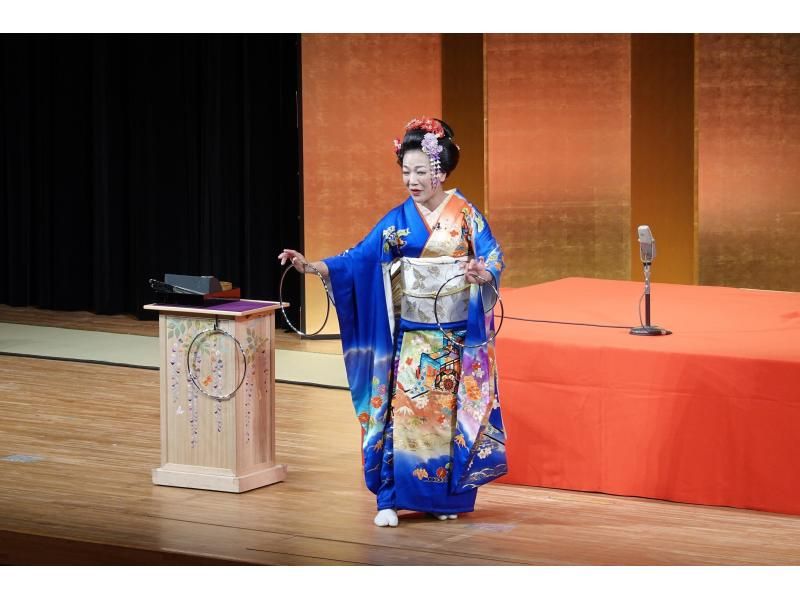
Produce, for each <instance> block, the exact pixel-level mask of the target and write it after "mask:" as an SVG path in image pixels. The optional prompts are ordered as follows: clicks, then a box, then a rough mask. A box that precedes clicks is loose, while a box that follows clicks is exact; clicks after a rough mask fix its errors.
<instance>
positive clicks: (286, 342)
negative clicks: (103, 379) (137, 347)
mask: <svg viewBox="0 0 800 598" xmlns="http://www.w3.org/2000/svg"><path fill="white" fill-rule="evenodd" d="M275 317H277V318H279V319H280V320H281V322H282V321H283V320H282V318H283V315H277V313H276V316H275ZM0 322H10V323H12V324H27V325H30V326H53V327H55V328H68V329H70V330H94V331H97V332H112V333H117V334H138V335H141V336H158V322H157V321H151V320H137V319H136V317H135V316H132V315H130V314H122V315H118V316H102V315H97V314H93V313H90V312H87V311H55V310H51V309H39V308H37V307H12V306H10V305H2V304H0ZM275 348H276V349H287V350H290V351H310V352H311V353H327V354H331V355H341V354H342V343H341V341H339V340H312V339H304V338H302V337H300V336H299V335H297V334H296V333H294V332H291V331H287V330H276V331H275Z"/></svg>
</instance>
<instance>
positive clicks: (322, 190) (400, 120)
mask: <svg viewBox="0 0 800 598" xmlns="http://www.w3.org/2000/svg"><path fill="white" fill-rule="evenodd" d="M301 43H302V54H301V55H302V77H303V187H304V190H303V194H304V199H303V211H304V213H303V235H304V244H305V255H306V257H307V258H308V259H310V260H318V259H320V258H323V257H327V256H330V255H334V254H336V253H339V252H341V251H343V250H344V249H347V248H348V247H351V246H353V245H354V244H355V243H357V242H358V241H360V240H361V239H362V238H363V237H364V236H365V235H366V234H367V233H368V232H369V231H370V230H371V229H372V227H373V226H374V225H375V223H376V222H377V221H378V220H379V219H380V218H381V217H382V216H383V215H384V214H385V213H386V212H388V211H389V210H390V209H391V208H392V207H394V206H395V205H397V204H398V203H399V202H400V201H402V200H403V199H405V197H406V196H407V193H406V192H405V189H404V187H403V184H402V178H401V175H400V169H399V167H398V166H397V163H396V159H395V157H394V153H393V150H394V146H393V145H392V139H393V138H395V137H398V136H402V132H403V125H405V124H406V123H407V122H408V121H409V120H410V119H411V118H413V117H415V116H420V115H426V116H438V115H439V114H440V113H441V110H442V90H441V71H440V69H441V40H440V36H439V35H430V34H427V35H426V34H420V35H399V34H398V35H379V34H357V35H346V34H340V35H328V34H304V35H303V36H302V37H301ZM305 289H306V293H305V314H306V323H307V327H308V330H309V331H311V330H316V329H317V328H318V326H319V324H320V323H321V322H322V319H323V317H324V310H325V295H324V292H323V290H322V285H321V284H320V283H319V281H317V280H315V279H313V278H311V277H308V276H307V277H306V287H305ZM337 331H338V323H337V322H336V317H335V315H333V316H332V317H331V321H330V323H329V325H328V326H327V327H326V329H325V332H328V333H334V332H337Z"/></svg>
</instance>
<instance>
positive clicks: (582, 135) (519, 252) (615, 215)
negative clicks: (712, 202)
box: [485, 35, 630, 287]
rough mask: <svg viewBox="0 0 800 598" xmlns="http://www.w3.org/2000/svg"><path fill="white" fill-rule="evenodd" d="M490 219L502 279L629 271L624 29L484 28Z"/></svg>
mask: <svg viewBox="0 0 800 598" xmlns="http://www.w3.org/2000/svg"><path fill="white" fill-rule="evenodd" d="M485 44H486V73H487V89H486V92H487V101H486V104H487V116H488V155H487V160H488V164H489V168H488V173H489V176H488V188H489V201H488V209H489V220H490V222H491V226H492V230H493V231H494V233H495V234H496V235H497V237H498V238H499V240H500V243H501V244H502V246H503V248H504V250H505V253H506V261H507V264H508V270H507V273H506V275H505V277H504V280H503V284H505V285H507V286H514V287H516V286H524V285H528V284H533V283H537V282H542V281H546V280H554V279H558V278H563V277H566V276H591V277H599V278H617V279H619V278H628V276H629V274H630V260H629V253H628V252H629V249H630V239H629V237H630V235H629V229H630V223H629V220H630V217H629V214H630V40H629V37H628V36H627V35H486V36H485Z"/></svg>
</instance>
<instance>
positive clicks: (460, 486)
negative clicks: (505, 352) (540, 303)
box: [325, 190, 507, 514]
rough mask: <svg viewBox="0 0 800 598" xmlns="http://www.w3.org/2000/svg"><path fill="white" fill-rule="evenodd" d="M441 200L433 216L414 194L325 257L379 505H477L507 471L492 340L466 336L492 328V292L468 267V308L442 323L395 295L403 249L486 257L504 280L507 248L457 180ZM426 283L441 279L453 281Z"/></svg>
mask: <svg viewBox="0 0 800 598" xmlns="http://www.w3.org/2000/svg"><path fill="white" fill-rule="evenodd" d="M445 201H446V202H447V204H446V205H445V206H444V209H443V210H442V212H441V214H440V216H439V220H438V222H437V223H436V225H435V226H433V227H430V226H429V225H428V224H427V222H426V221H425V219H424V218H423V217H422V215H421V214H420V212H419V209H418V208H417V205H416V203H415V202H414V200H413V199H412V198H411V197H409V198H408V199H406V201H405V202H403V203H402V204H400V205H399V206H397V207H395V208H394V209H393V210H391V211H390V212H389V213H388V214H387V215H386V216H384V217H383V218H382V219H381V221H380V222H378V224H377V225H376V226H375V228H374V229H373V230H372V231H371V232H370V233H369V234H368V235H367V236H366V237H365V238H364V240H363V241H361V242H360V243H359V244H358V245H356V246H355V247H353V248H352V249H349V250H347V251H345V252H343V253H342V254H340V255H338V256H335V257H331V258H328V259H326V260H325V263H326V264H327V266H328V269H329V271H330V280H331V284H332V290H333V295H334V299H335V301H336V311H337V315H338V318H339V327H340V330H341V336H342V346H343V349H344V359H345V366H346V369H347V377H348V382H349V384H350V391H351V394H352V399H353V405H354V406H355V410H356V414H357V416H358V419H359V421H360V422H361V426H362V452H363V461H364V476H365V479H366V484H367V487H368V488H369V489H370V490H371V491H372V492H373V493H375V494H376V495H377V498H378V509H390V508H391V509H395V510H400V509H408V510H413V511H423V512H430V513H437V514H439V513H441V514H449V513H462V512H469V511H472V510H473V509H474V504H475V497H476V494H477V487H478V486H480V485H481V484H485V483H486V482H489V481H491V480H493V479H495V478H497V477H499V476H501V475H503V474H504V473H506V471H507V465H506V454H505V434H504V431H503V430H504V428H503V422H502V417H501V413H500V404H499V402H498V396H497V370H496V366H495V353H494V343H493V342H490V343H489V344H487V345H484V346H481V347H478V348H469V347H465V348H462V347H461V346H460V345H479V344H481V343H482V342H484V341H485V340H486V339H487V338H489V337H490V336H491V334H492V332H491V331H492V330H493V329H494V322H493V316H492V309H491V307H492V302H491V298H492V297H493V292H492V291H491V290H489V293H486V289H487V288H488V285H486V287H484V288H483V289H482V288H481V287H480V286H479V285H469V286H467V285H465V284H464V279H463V278H461V281H462V285H463V288H464V290H462V293H463V294H464V296H465V297H468V307H467V306H466V305H465V304H464V311H463V313H465V314H466V318H465V319H463V320H460V321H453V322H447V323H445V324H441V327H442V328H443V329H444V331H445V332H444V333H443V332H442V330H440V327H439V325H438V324H436V323H424V318H413V319H407V318H404V317H401V316H400V314H398V313H397V310H396V308H395V306H394V301H393V290H394V291H395V296H396V291H397V288H396V286H397V285H396V283H395V285H394V286H395V288H394V289H393V277H392V275H391V272H392V266H393V264H394V262H395V261H396V260H398V259H400V258H432V259H433V261H436V259H437V258H438V259H439V260H448V258H454V259H459V258H460V259H462V260H464V259H466V258H469V257H478V256H480V257H483V258H484V259H485V260H486V265H487V268H488V270H489V272H491V274H492V275H493V277H494V279H495V280H494V283H495V285H496V286H497V287H498V288H499V286H500V273H501V271H502V269H503V267H504V264H503V259H502V252H501V250H500V247H499V245H498V244H497V241H495V239H494V237H493V236H492V233H491V231H490V230H489V226H488V224H487V223H486V221H485V219H484V218H483V216H482V215H481V214H480V212H478V210H477V209H476V208H475V207H474V206H473V205H472V204H470V203H469V202H468V201H467V200H466V199H465V198H464V197H463V195H461V194H460V193H459V192H458V191H456V190H454V191H450V192H448V197H447V198H446V200H445ZM451 263H452V262H451ZM431 271H432V272H436V271H437V270H436V269H434V270H431ZM451 273H452V270H451ZM425 282H426V283H430V282H433V283H434V288H436V287H438V286H439V284H443V283H444V282H445V280H441V281H438V280H433V281H425ZM484 297H486V298H488V299H489V300H488V301H486V307H485V308H484V302H485V299H484ZM466 301H467V299H465V301H464V303H466ZM433 304H434V300H433V299H432V298H431V299H427V300H424V299H423V300H420V306H421V307H420V308H419V309H420V310H421V311H425V310H430V311H431V312H432V309H433ZM420 320H422V321H420Z"/></svg>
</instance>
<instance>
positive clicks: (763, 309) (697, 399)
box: [497, 278, 800, 514]
mask: <svg viewBox="0 0 800 598" xmlns="http://www.w3.org/2000/svg"><path fill="white" fill-rule="evenodd" d="M642 289H643V284H642V283H638V282H627V281H625V282H622V281H613V280H595V279H585V278H567V279H563V280H558V281H554V282H548V283H544V284H539V285H535V286H531V287H526V288H520V289H504V290H503V302H504V304H505V313H506V315H507V316H512V317H516V318H529V319H537V320H569V321H577V322H587V323H603V324H618V325H630V326H634V325H638V324H639V316H638V315H637V305H638V302H639V298H640V296H641V293H642ZM652 300H653V324H655V325H661V326H663V327H665V328H669V329H670V330H672V332H673V334H672V335H671V336H664V337H636V336H631V335H630V334H628V331H627V330H619V329H611V328H592V327H586V326H564V325H556V324H543V323H531V322H526V321H518V320H512V319H506V321H505V323H504V324H503V329H502V330H501V332H500V335H499V336H498V340H497V359H498V365H499V372H500V393H501V394H500V400H501V403H502V405H503V415H504V421H505V424H506V429H507V432H508V444H507V449H508V460H509V469H510V473H509V474H508V475H507V476H505V477H504V478H502V481H505V482H507V483H511V484H526V485H531V486H544V487H551V488H564V489H571V490H587V491H592V492H605V493H609V494H620V495H628V496H643V497H649V498H659V499H666V500H672V501H679V502H687V503H696V504H706V505H726V506H732V507H743V508H749V509H760V510H765V511H775V512H779V513H791V514H800V390H799V389H800V293H782V292H773V291H758V290H748V289H732V288H723V287H700V286H685V285H673V284H654V285H653V289H652ZM642 311H644V308H642Z"/></svg>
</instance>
